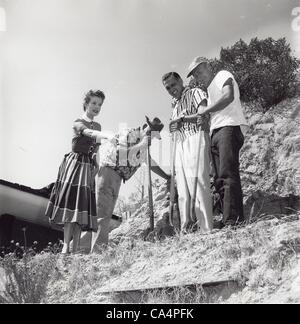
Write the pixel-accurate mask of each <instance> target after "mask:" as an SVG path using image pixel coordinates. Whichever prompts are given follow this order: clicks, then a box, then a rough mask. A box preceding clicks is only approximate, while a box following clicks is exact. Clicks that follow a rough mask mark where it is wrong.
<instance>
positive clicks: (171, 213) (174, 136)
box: [169, 133, 177, 226]
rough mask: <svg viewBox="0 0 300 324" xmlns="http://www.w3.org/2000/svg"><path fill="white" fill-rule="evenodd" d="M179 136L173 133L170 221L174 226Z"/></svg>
mask: <svg viewBox="0 0 300 324" xmlns="http://www.w3.org/2000/svg"><path fill="white" fill-rule="evenodd" d="M176 149H177V136H176V133H174V134H172V151H171V154H172V155H171V159H170V160H171V184H170V207H169V223H170V225H171V226H174V219H173V218H174V204H175V163H176Z"/></svg>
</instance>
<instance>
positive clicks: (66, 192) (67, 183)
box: [46, 152, 98, 232]
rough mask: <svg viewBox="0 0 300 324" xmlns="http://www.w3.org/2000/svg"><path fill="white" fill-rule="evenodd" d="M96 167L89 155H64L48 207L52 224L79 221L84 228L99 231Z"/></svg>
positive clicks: (47, 212)
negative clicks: (94, 175) (94, 174)
mask: <svg viewBox="0 0 300 324" xmlns="http://www.w3.org/2000/svg"><path fill="white" fill-rule="evenodd" d="M94 168H95V167H94V164H93V160H92V159H91V158H90V157H89V156H88V155H85V154H80V153H74V152H72V153H69V154H67V155H65V158H64V160H63V162H62V164H61V166H60V168H59V172H58V177H57V181H56V183H55V185H54V187H53V189H52V192H51V196H50V200H49V203H48V206H47V210H46V216H47V217H49V219H50V222H51V224H53V225H54V226H56V225H58V226H64V224H65V223H77V224H78V225H80V227H81V229H82V231H94V232H96V231H97V228H98V225H97V207H96V195H95V179H94V177H93V171H94Z"/></svg>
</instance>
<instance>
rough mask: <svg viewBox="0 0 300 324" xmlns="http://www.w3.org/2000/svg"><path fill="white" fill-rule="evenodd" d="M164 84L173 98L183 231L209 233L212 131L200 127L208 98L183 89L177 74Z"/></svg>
mask: <svg viewBox="0 0 300 324" xmlns="http://www.w3.org/2000/svg"><path fill="white" fill-rule="evenodd" d="M162 81H163V84H164V86H165V88H166V90H167V91H168V93H169V94H170V95H171V97H173V98H174V102H173V116H172V122H171V124H170V131H171V133H173V136H174V137H175V139H174V140H175V141H176V162H175V169H176V182H177V189H178V196H179V198H178V204H179V211H180V220H181V230H182V232H183V233H185V232H188V231H189V230H191V229H193V228H196V227H195V225H197V228H198V229H199V230H200V232H201V233H207V232H209V231H211V230H212V227H213V217H212V198H211V194H210V176H209V173H210V159H209V150H210V143H209V127H208V123H207V122H206V123H203V125H201V127H199V126H197V117H198V115H197V114H198V112H201V110H203V109H204V108H205V107H206V101H207V99H206V94H205V93H204V92H203V91H202V90H200V89H191V88H189V87H184V85H183V80H182V78H181V77H180V75H179V74H178V73H176V72H170V73H167V74H166V75H164V76H163V79H162ZM199 145H200V146H199ZM199 147H200V155H199V158H197V155H198V152H199ZM197 162H199V165H197ZM195 186H196V195H195V193H194V192H195ZM192 205H194V206H192Z"/></svg>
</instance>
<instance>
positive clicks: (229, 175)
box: [211, 126, 244, 225]
mask: <svg viewBox="0 0 300 324" xmlns="http://www.w3.org/2000/svg"><path fill="white" fill-rule="evenodd" d="M211 142H212V144H211V145H212V148H211V151H212V162H213V169H214V179H215V188H216V191H217V192H218V193H219V195H220V202H221V208H222V211H223V223H224V224H225V225H226V224H236V223H238V222H243V221H244V211H243V192H242V186H241V178H240V171H239V167H240V163H239V153H240V149H241V147H242V146H243V144H244V136H243V133H242V131H241V128H240V127H239V126H228V127H223V128H219V129H216V130H215V131H214V132H213V134H212V141H211Z"/></svg>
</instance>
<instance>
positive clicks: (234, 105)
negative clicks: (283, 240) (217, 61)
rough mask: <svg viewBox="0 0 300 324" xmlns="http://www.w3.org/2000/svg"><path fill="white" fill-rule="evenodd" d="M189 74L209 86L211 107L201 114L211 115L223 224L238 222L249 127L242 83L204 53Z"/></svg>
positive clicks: (214, 164) (241, 216) (214, 165)
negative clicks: (241, 154)
mask: <svg viewBox="0 0 300 324" xmlns="http://www.w3.org/2000/svg"><path fill="white" fill-rule="evenodd" d="M190 76H192V77H193V78H194V79H195V81H196V82H198V83H201V84H202V85H204V86H205V87H207V92H208V107H207V108H206V109H205V110H204V111H203V112H202V113H200V116H201V115H202V114H207V113H209V114H210V115H211V129H210V131H211V145H212V161H213V167H214V173H215V187H216V190H217V192H218V193H219V195H220V198H221V207H222V211H223V221H222V224H221V226H224V225H236V224H237V223H239V222H243V221H244V213H243V192H242V187H241V179H240V172H239V152H240V149H241V148H242V146H243V144H244V135H243V132H242V130H244V127H247V121H246V118H245V114H244V110H243V108H242V105H241V101H240V91H239V86H238V84H237V82H236V80H235V78H234V76H233V75H232V74H231V73H230V72H228V71H225V70H224V71H220V72H218V73H217V74H215V73H214V72H213V70H212V68H211V65H210V62H209V60H207V59H206V58H203V57H197V58H195V59H194V61H193V62H192V64H191V65H190V67H189V74H188V77H190ZM199 120H201V118H200V119H199Z"/></svg>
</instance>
